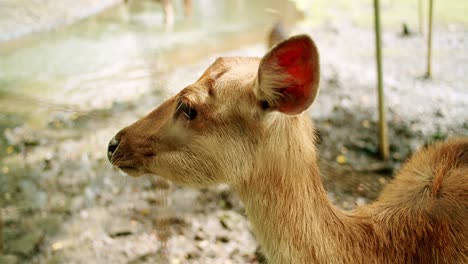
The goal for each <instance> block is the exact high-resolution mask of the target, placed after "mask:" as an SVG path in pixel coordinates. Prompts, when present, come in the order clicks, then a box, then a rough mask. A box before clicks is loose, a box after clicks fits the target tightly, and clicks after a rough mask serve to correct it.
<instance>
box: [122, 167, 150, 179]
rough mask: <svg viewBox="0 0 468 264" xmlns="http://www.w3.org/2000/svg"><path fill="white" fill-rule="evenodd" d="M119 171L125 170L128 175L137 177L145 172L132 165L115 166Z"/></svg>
mask: <svg viewBox="0 0 468 264" xmlns="http://www.w3.org/2000/svg"><path fill="white" fill-rule="evenodd" d="M117 167H118V168H119V169H120V170H121V171H123V172H125V173H126V174H128V175H129V176H132V177H138V176H141V175H144V174H147V173H146V172H145V171H143V170H141V169H140V168H137V167H133V166H117Z"/></svg>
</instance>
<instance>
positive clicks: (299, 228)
mask: <svg viewBox="0 0 468 264" xmlns="http://www.w3.org/2000/svg"><path fill="white" fill-rule="evenodd" d="M295 41H296V42H298V41H299V42H300V41H305V37H303V36H302V37H298V38H292V39H290V40H287V41H286V42H289V43H291V42H292V43H294V42H295ZM304 43H306V44H307V43H308V42H304ZM284 45H287V44H283V43H282V44H279V45H277V46H276V47H275V50H278V49H281V48H282V47H281V46H284ZM307 45H308V44H307ZM312 49H315V46H313V47H312ZM275 52H276V51H272V52H270V53H269V54H267V55H266V56H265V58H271V56H274V54H275ZM272 54H273V55H272ZM310 54H311V56H312V57H311V59H312V61H314V63H317V65H315V66H314V67H312V68H311V69H312V71H311V74H315V72H314V71H316V73H317V74H318V54H316V53H315V52H311V53H310ZM269 60H270V59H268V60H262V61H260V60H259V59H256V58H223V59H218V60H217V61H216V62H215V63H214V64H213V65H211V66H210V67H209V68H208V69H207V71H206V72H205V73H204V74H203V75H202V76H201V78H200V79H199V80H198V81H197V82H195V83H194V84H192V85H190V86H188V87H186V88H185V89H183V90H182V91H181V92H180V93H179V94H177V95H176V96H174V97H173V98H171V99H169V100H168V101H166V102H165V103H163V104H162V105H161V106H160V107H158V108H157V109H156V110H154V111H153V112H151V113H150V114H148V115H147V116H146V117H144V118H142V119H141V120H139V121H137V122H135V123H134V124H132V125H130V126H128V127H127V128H125V129H123V130H122V131H120V132H119V133H118V134H117V135H116V137H115V139H114V140H113V141H112V142H111V145H110V147H109V159H110V160H111V162H112V163H113V164H114V165H116V166H118V167H120V168H121V169H122V170H124V171H126V172H127V173H129V174H130V175H133V176H139V175H142V174H146V173H151V174H158V175H161V176H163V177H166V178H168V179H170V180H173V181H175V182H178V183H181V184H184V185H190V186H196V187H201V186H208V185H212V184H217V183H221V182H224V183H229V184H230V185H231V186H232V187H233V189H234V190H235V191H236V192H237V193H238V194H239V196H240V198H241V199H242V201H243V202H244V204H245V208H246V212H247V216H248V218H249V220H250V221H251V223H252V226H253V229H254V232H255V234H256V237H257V239H258V241H259V242H260V244H261V245H262V248H263V250H264V251H265V255H266V257H267V259H268V261H269V263H468V255H467V254H468V138H462V139H453V140H448V141H447V142H443V143H437V144H435V145H433V146H430V147H428V148H426V149H423V150H421V151H419V152H417V153H416V154H415V155H414V156H413V157H412V158H411V159H410V160H409V161H408V162H407V163H406V165H405V166H404V167H403V168H402V169H401V170H400V172H399V173H398V174H397V175H396V178H395V180H394V181H393V182H391V183H390V184H389V185H388V186H387V188H386V189H385V190H384V191H383V193H382V195H381V197H380V198H379V199H378V200H377V201H376V202H374V203H373V204H371V205H368V206H363V207H358V208H357V209H356V210H353V211H351V212H344V211H341V210H339V209H338V208H336V207H335V206H333V205H332V204H331V202H330V201H329V200H328V199H327V196H326V192H325V190H324V188H323V185H322V183H321V179H320V175H319V170H318V166H317V154H316V150H315V137H314V129H313V126H312V123H311V121H310V120H309V118H308V116H307V114H298V115H286V114H283V113H280V112H278V111H276V110H275V109H276V108H277V105H276V103H277V102H280V101H282V100H288V98H287V97H281V96H282V95H281V94H279V92H278V90H275V89H278V88H281V86H278V85H281V83H280V81H281V78H284V77H288V76H287V75H284V73H281V72H278V71H281V69H280V68H275V67H270V66H271V64H270V65H269V66H268V67H263V63H266V62H265V61H269ZM273 61H274V60H273ZM309 62H310V61H309ZM309 62H307V63H309ZM268 63H269V62H268ZM259 65H260V67H259ZM273 66H274V65H273ZM309 68H310V67H309ZM259 69H260V70H259ZM262 69H267V70H265V71H262ZM257 71H259V72H258V73H257ZM262 73H263V75H262V78H265V80H263V82H262V83H263V84H261V83H260V81H259V80H258V78H259V77H258V76H260V75H261V74H262ZM278 76H279V77H280V78H278ZM314 78H315V79H314V80H312V83H313V89H316V88H317V85H318V84H317V83H318V79H317V78H318V76H316V77H314ZM285 79H287V80H288V83H287V84H289V83H291V82H292V81H294V80H291V79H290V78H289V79H288V78H285ZM270 86H271V87H270ZM316 92H317V91H316V90H314V91H313V92H312V93H310V96H313V97H315V94H316ZM267 99H268V100H267ZM311 100H313V98H312V99H311ZM311 100H302V101H301V102H304V109H305V108H307V107H308V105H309V104H310V103H312V102H311ZM181 101H182V102H186V103H187V104H189V105H190V106H191V107H193V109H196V111H197V113H198V115H197V117H196V118H194V119H193V120H189V119H188V117H187V116H184V115H183V114H181V113H180V109H178V105H180V102H181ZM265 102H268V103H269V105H265ZM265 106H268V107H265ZM265 108H268V109H266V110H265ZM295 110H297V109H295ZM298 111H302V110H301V109H299V110H298Z"/></svg>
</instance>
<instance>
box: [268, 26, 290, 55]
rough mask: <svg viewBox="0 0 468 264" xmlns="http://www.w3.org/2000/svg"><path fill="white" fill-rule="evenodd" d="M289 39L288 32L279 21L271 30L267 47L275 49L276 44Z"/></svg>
mask: <svg viewBox="0 0 468 264" xmlns="http://www.w3.org/2000/svg"><path fill="white" fill-rule="evenodd" d="M287 38H288V31H287V30H286V28H285V26H284V24H283V22H281V21H278V22H276V24H275V25H274V26H273V27H272V28H271V30H270V33H269V34H268V38H267V47H268V48H269V49H271V48H273V46H275V45H276V44H278V43H280V42H281V41H283V40H285V39H287Z"/></svg>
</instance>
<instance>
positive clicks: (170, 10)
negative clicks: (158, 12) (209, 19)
mask: <svg viewBox="0 0 468 264" xmlns="http://www.w3.org/2000/svg"><path fill="white" fill-rule="evenodd" d="M132 1H134V0H132ZM155 1H156V2H161V3H162V5H163V12H164V24H165V25H166V27H167V28H169V29H171V28H172V26H173V25H174V5H173V1H172V0H155ZM124 3H125V4H126V5H128V4H129V3H130V0H124ZM184 15H185V18H191V17H192V0H184Z"/></svg>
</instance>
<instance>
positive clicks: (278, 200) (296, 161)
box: [236, 116, 350, 263]
mask: <svg viewBox="0 0 468 264" xmlns="http://www.w3.org/2000/svg"><path fill="white" fill-rule="evenodd" d="M285 118H286V117H285ZM281 126H289V127H294V128H295V129H293V130H291V129H287V130H286V131H288V133H287V134H286V135H284V134H283V135H278V132H279V131H285V130H284V129H282V127H281ZM271 127H272V128H271V129H270V130H271V131H267V132H266V134H265V139H266V140H265V142H269V143H270V142H271V143H272V144H270V145H262V146H259V150H258V156H257V160H256V161H257V162H256V165H255V166H256V168H254V169H253V172H252V173H251V175H250V177H247V178H246V180H245V181H244V182H242V183H241V184H239V185H237V186H236V191H237V192H238V194H239V196H240V198H241V199H242V201H243V203H244V205H245V208H246V213H247V216H248V218H249V220H250V222H251V223H252V226H253V229H254V232H255V235H256V238H257V240H258V241H259V242H260V244H261V246H262V250H263V251H264V252H265V253H266V256H267V258H268V260H269V261H270V262H272V263H313V262H311V261H313V260H315V261H316V262H317V263H326V262H327V261H328V262H329V261H330V256H333V255H336V253H337V250H338V249H339V248H340V245H339V244H340V243H346V241H343V238H344V237H346V234H345V233H344V232H345V231H346V230H347V228H348V226H349V225H350V223H347V220H346V218H347V216H346V215H345V213H343V212H341V211H340V210H339V209H337V208H335V207H334V206H333V205H332V204H331V202H330V201H329V200H328V197H327V195H326V192H325V190H324V188H323V184H322V182H321V179H320V176H319V170H318V167H317V160H316V154H315V146H314V131H313V128H312V125H311V123H310V121H308V120H307V119H305V118H303V117H301V116H298V117H292V118H291V117H289V119H288V120H280V121H277V122H276V123H275V124H274V125H273V126H271ZM275 130H276V131H275ZM269 137H270V138H269ZM267 144H268V143H267ZM344 226H346V228H343V227H344ZM340 232H341V233H340ZM340 240H341V241H340ZM305 247H306V248H305Z"/></svg>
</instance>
